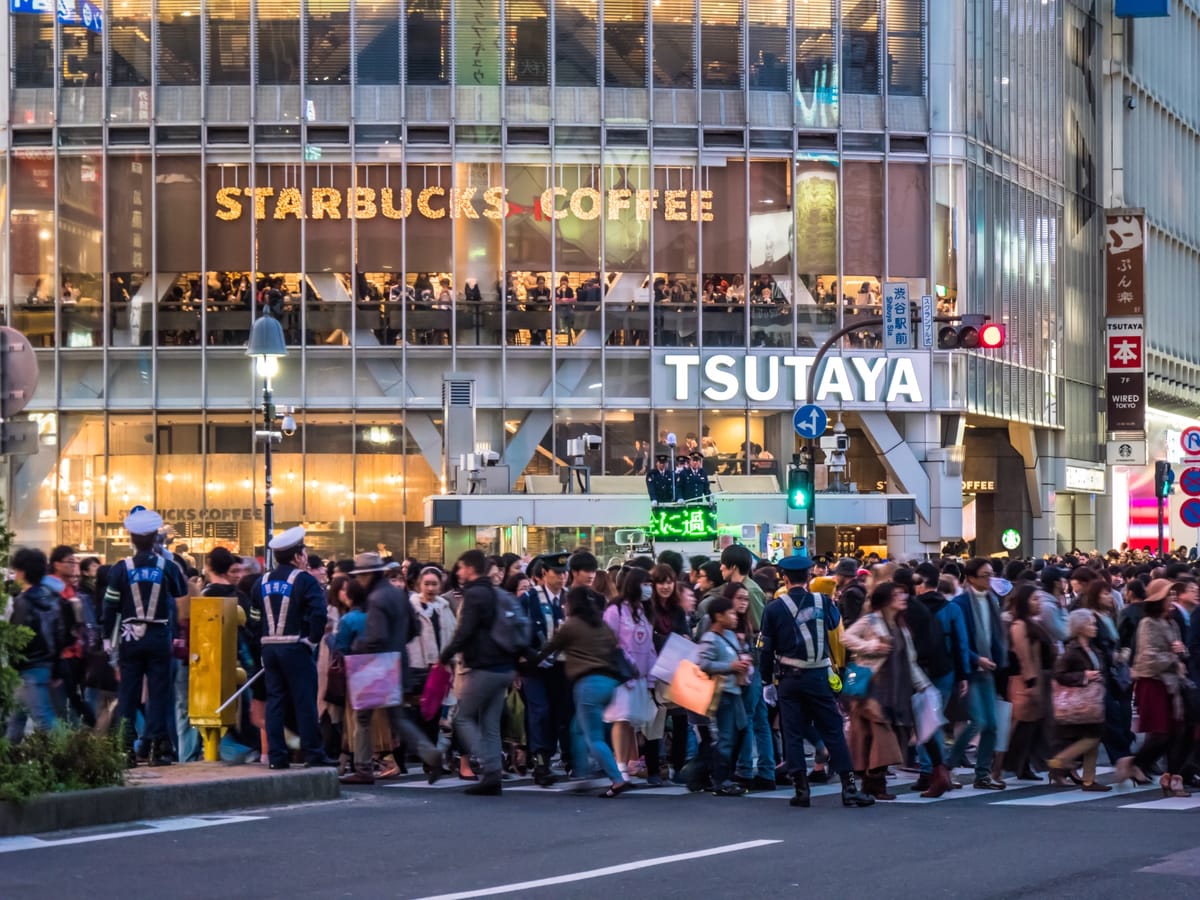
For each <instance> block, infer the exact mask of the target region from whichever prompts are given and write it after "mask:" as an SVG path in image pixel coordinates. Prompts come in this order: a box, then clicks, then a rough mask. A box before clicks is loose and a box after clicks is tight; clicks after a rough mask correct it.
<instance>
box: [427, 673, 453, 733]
mask: <svg viewBox="0 0 1200 900" xmlns="http://www.w3.org/2000/svg"><path fill="white" fill-rule="evenodd" d="M453 680H454V673H453V672H451V671H450V669H449V668H448V667H446V666H433V667H431V668H430V670H429V677H428V678H426V679H425V689H424V690H423V691H421V718H422V719H424V720H425V721H426V722H432V721H433V720H434V719H435V718H437V715H438V713H439V712H441V710H442V704H443V703H445V702H446V695H447V694H449V693H450V682H452V681H453Z"/></svg>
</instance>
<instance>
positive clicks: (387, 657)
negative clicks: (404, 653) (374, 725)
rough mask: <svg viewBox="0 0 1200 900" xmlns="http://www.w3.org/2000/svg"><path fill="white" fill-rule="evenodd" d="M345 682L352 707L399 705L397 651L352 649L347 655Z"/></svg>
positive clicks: (399, 687)
mask: <svg viewBox="0 0 1200 900" xmlns="http://www.w3.org/2000/svg"><path fill="white" fill-rule="evenodd" d="M346 686H347V688H348V689H349V694H350V706H351V707H352V708H353V709H379V708H380V707H387V706H399V705H400V704H401V703H402V702H403V701H404V696H403V693H402V690H401V686H400V653H399V652H398V651H394V652H391V653H351V654H350V655H348V656H347V657H346Z"/></svg>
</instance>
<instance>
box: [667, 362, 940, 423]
mask: <svg viewBox="0 0 1200 900" xmlns="http://www.w3.org/2000/svg"><path fill="white" fill-rule="evenodd" d="M814 356H815V354H807V355H802V354H799V353H787V354H781V353H747V354H740V353H739V354H732V353H704V354H701V353H664V354H661V355H659V356H657V357H656V362H657V363H658V365H657V366H656V368H657V371H656V373H655V375H656V378H655V387H654V395H655V398H654V399H655V402H656V403H657V404H662V405H666V406H671V405H685V404H696V403H698V404H702V405H709V404H719V405H725V406H731V407H736V406H746V405H750V406H753V405H755V404H762V405H770V406H776V407H787V408H790V407H794V406H797V405H799V404H803V403H808V402H810V400H811V401H812V402H815V403H819V404H821V405H824V406H829V407H831V408H834V409H855V408H858V409H866V408H872V407H876V408H896V409H907V410H914V411H915V410H924V409H931V408H933V396H934V391H933V390H932V385H931V383H930V377H931V357H930V354H928V353H863V352H859V353H845V354H840V355H835V354H830V355H828V356H826V357H825V361H824V363H823V364H822V366H821V371H820V372H819V373H818V374H817V379H816V384H815V394H816V396H815V397H813V398H810V397H809V396H808V377H809V373H810V371H811V369H812V365H813V359H814ZM943 371H944V370H943Z"/></svg>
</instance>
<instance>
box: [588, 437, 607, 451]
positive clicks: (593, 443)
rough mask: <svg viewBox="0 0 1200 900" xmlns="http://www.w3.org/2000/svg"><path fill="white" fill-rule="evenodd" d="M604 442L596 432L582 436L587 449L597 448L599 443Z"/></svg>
mask: <svg viewBox="0 0 1200 900" xmlns="http://www.w3.org/2000/svg"><path fill="white" fill-rule="evenodd" d="M603 443H604V439H603V438H601V437H600V435H598V434H585V435H584V436H583V445H584V446H585V447H586V448H587V449H588V450H599V449H600V445H601V444H603Z"/></svg>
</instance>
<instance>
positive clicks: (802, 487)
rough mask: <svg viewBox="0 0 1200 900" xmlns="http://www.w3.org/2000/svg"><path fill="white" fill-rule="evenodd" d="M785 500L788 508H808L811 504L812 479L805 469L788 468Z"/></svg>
mask: <svg viewBox="0 0 1200 900" xmlns="http://www.w3.org/2000/svg"><path fill="white" fill-rule="evenodd" d="M787 501H788V508H789V509H808V508H809V506H810V505H812V481H811V480H810V479H809V477H808V472H807V471H806V470H804V469H790V470H788V483H787Z"/></svg>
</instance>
